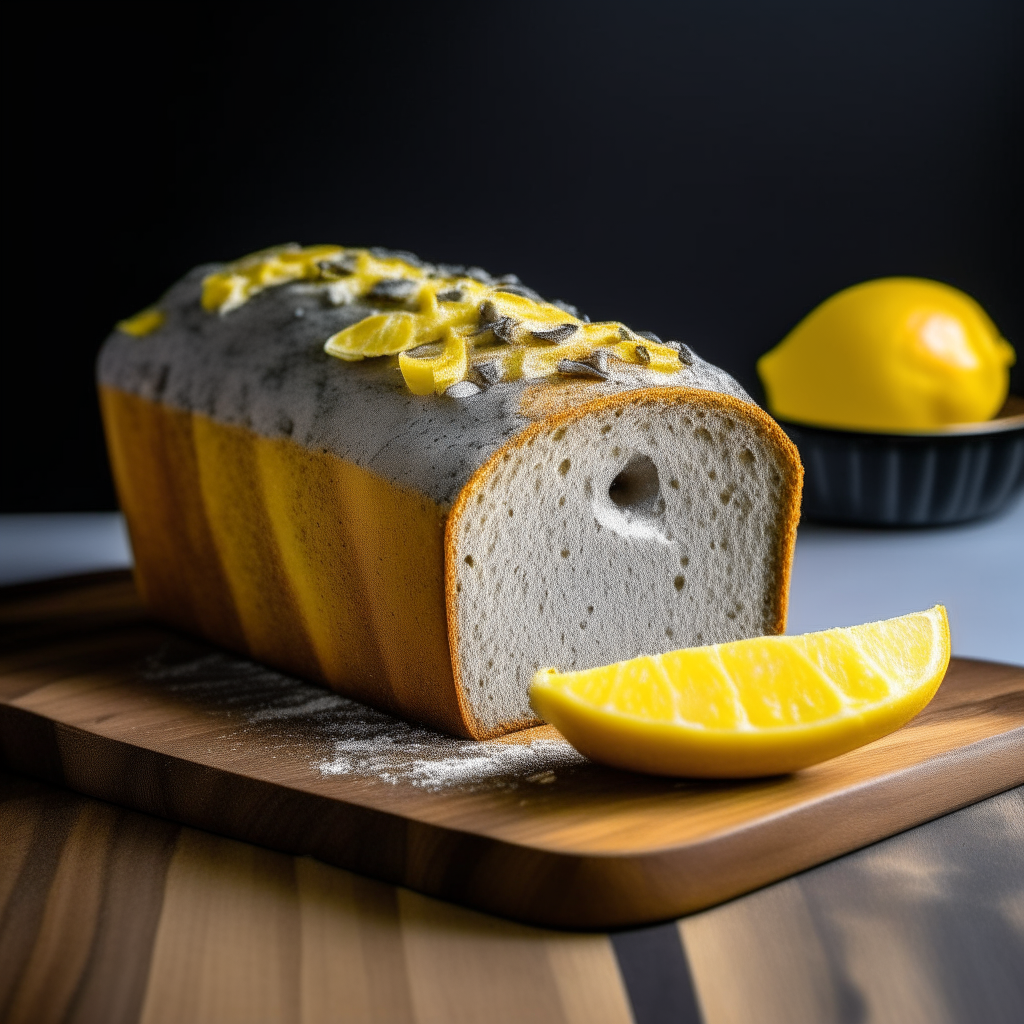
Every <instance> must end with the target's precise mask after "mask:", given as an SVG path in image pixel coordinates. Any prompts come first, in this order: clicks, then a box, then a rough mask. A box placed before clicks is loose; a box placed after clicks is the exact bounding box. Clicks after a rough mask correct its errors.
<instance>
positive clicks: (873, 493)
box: [779, 395, 1024, 526]
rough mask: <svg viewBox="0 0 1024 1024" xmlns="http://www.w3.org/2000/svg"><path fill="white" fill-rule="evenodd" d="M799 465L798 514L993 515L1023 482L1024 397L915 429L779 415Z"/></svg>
mask: <svg viewBox="0 0 1024 1024" xmlns="http://www.w3.org/2000/svg"><path fill="white" fill-rule="evenodd" d="M779 423H780V425H781V426H782V428H783V430H785V431H786V433H787V434H789V436H790V437H791V438H792V439H793V443H794V444H795V445H796V446H797V448H799V449H800V458H801V459H802V460H803V464H804V473H805V476H804V495H803V516H804V518H805V519H811V520H815V521H817V522H822V523H836V524H842V525H845V526H945V525H948V524H950V523H964V522H967V521H968V520H971V519H979V518H981V517H982V516H988V515H992V514H993V513H995V512H998V511H999V510H1000V509H1001V508H1003V506H1005V505H1006V504H1007V503H1008V502H1009V501H1010V499H1011V498H1012V497H1013V495H1014V493H1015V492H1016V491H1017V490H1018V489H1019V488H1020V487H1021V485H1022V484H1024V398H1019V397H1017V396H1016V395H1010V397H1009V399H1008V400H1007V402H1006V405H1004V406H1003V408H1002V410H1001V411H1000V413H999V415H998V416H997V417H996V418H995V419H992V420H987V421H986V422H984V423H966V424H957V425H955V426H950V427H945V428H944V429H942V430H936V431H930V432H928V433H913V434H875V433H867V432H860V431H853V430H830V429H826V428H824V427H812V426H807V425H805V424H802V423H790V422H787V421H785V420H780V421H779Z"/></svg>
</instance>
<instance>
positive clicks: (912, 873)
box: [0, 771, 1024, 1024]
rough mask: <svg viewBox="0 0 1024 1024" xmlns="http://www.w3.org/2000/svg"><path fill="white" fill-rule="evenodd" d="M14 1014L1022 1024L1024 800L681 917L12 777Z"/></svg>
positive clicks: (470, 1023)
mask: <svg viewBox="0 0 1024 1024" xmlns="http://www.w3.org/2000/svg"><path fill="white" fill-rule="evenodd" d="M0 836H3V838H4V841H3V842H2V843H0V1020H3V1021H5V1022H9V1024H23V1022H31V1024H51V1022H53V1024H57V1022H65V1024H135V1022H136V1021H159V1022H162V1021H174V1022H177V1021H188V1022H190V1024H206V1022H209V1024H232V1022H236V1021H237V1022H240V1024H241V1022H245V1024H259V1022H263V1021H266V1022H268V1024H269V1022H273V1024H293V1022H294V1024H318V1022H339V1024H342V1022H360V1024H363V1022H365V1024H374V1022H382V1024H403V1022H413V1024H435V1022H437V1024H442V1022H443V1024H504V1022H518V1021H530V1022H531V1024H582V1022H587V1024H590V1022H593V1024H627V1022H632V1024H668V1022H671V1024H699V1022H701V1021H703V1022H704V1024H749V1022H751V1021H756V1022H758V1024H852V1022H861V1021H862V1022H872V1024H959V1022H964V1024H973V1022H975V1021H985V1022H986V1024H1016V1022H1017V1021H1019V1019H1020V1008H1021V1006H1022V1005H1024V979H1022V977H1021V972H1020V964H1021V962H1022V961H1024V790H1020V789H1017V790H1013V791H1011V792H1008V793H1004V794H1002V795H1000V796H997V797H994V798H992V799H990V800H986V801H984V802H982V803H980V804H975V805H973V806H971V807H968V808H965V809H963V810H961V811H959V812H956V813H954V814H951V815H948V816H946V817H943V818H940V819H939V820H937V821H933V822H930V823H928V824H926V825H922V826H919V827H918V828H915V829H911V830H910V831H908V832H904V833H901V834H900V835H898V836H895V837H893V838H891V839H888V840H885V841H883V842H880V843H877V844H875V845H873V846H871V847H868V848H867V849H864V850H860V851H858V852H856V853H853V854H850V855H849V856H846V857H842V858H840V859H839V860H836V861H832V862H830V863H828V864H825V865H822V866H821V867H818V868H815V869H813V870H811V871H808V872H805V873H803V874H801V875H798V876H796V877H794V878H789V879H786V880H785V881H782V882H779V883H776V884H774V885H771V886H768V887H766V888H764V889H761V890H759V891H758V892H755V893H751V894H749V895H747V896H744V897H742V898H740V899H737V900H733V901H731V902H729V903H726V904H723V905H722V906H719V907H715V908H713V909H711V910H706V911H702V912H700V913H697V914H694V915H692V916H690V917H687V918H684V919H682V920H680V921H678V922H672V923H669V924H665V925H659V926H655V927H652V928H644V929H640V930H636V931H626V932H617V933H615V934H613V935H611V936H608V935H600V934H572V933H566V932H553V931H547V930H543V929H539V928H532V927H529V926H524V925H518V924H513V923H511V922H508V921H503V920H499V919H497V918H493V917H488V916H486V915H483V914H479V913H476V912H474V911H471V910H466V909H464V908H461V907H456V906H453V905H451V904H444V903H440V902H438V901H436V900H433V899H430V898H428V897H424V896H420V895H418V894H416V893H412V892H410V891H408V890H405V889H400V888H397V887H393V886H390V885H386V884H384V883H381V882H375V881H372V880H370V879H365V878H360V877H359V876H356V875H353V874H350V873H349V872H346V871H343V870H342V869H340V868H335V867H331V866H329V865H326V864H322V863H320V862H318V861H314V860H312V859H311V858H308V857H290V856H287V855H285V854H280V853H275V852H273V851H269V850H265V849H261V848H259V847H255V846H251V845H249V844H246V843H239V842H237V841H235V840H230V839H224V838H222V837H220V836H215V835H211V834H209V833H205V832H200V831H197V830H194V829H190V828H187V827H184V826H179V825H175V824H173V823H171V822H167V821H161V820H159V819H156V818H153V817H151V816H149V815H144V814H141V813H138V812H135V811H128V810H124V809H123V808H119V807H114V806H112V805H110V804H107V803H103V802H101V801H98V800H94V799H91V798H89V797H82V796H78V795H77V794H74V793H70V792H68V791H67V790H61V789H57V788H55V787H52V786H49V785H47V784H45V783H40V782H36V781H34V780H30V779H25V778H22V777H18V776H13V775H10V774H8V773H6V772H3V771H0Z"/></svg>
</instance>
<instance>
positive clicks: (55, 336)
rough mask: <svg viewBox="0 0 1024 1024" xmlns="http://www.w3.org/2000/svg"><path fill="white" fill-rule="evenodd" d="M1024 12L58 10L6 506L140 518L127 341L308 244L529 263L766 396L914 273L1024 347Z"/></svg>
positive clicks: (27, 90)
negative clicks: (122, 326)
mask: <svg viewBox="0 0 1024 1024" xmlns="http://www.w3.org/2000/svg"><path fill="white" fill-rule="evenodd" d="M1022 9H1024V8H1022V5H1021V4H1020V3H1019V2H1018V0H962V2H957V3H948V2H941V0H860V2H856V3H821V2H820V0H806V2H781V0H780V2H777V3H771V4H766V3H762V2H758V0H749V2H735V0H734V2H729V0H720V2H713V0H707V2H704V3H680V2H677V3H668V2H662V3H651V2H633V3H631V4H624V3H619V4H614V3H605V2H600V0H590V2H578V3H567V2H562V0H548V2H546V3H542V2H523V3H512V4H503V5H499V4H483V3H449V4H427V3H423V4H420V5H418V6H416V7H412V6H405V5H390V6H385V5H383V4H378V5H376V6H372V5H360V6H359V7H357V6H356V5H346V4H343V3H342V4H333V5H330V6H325V7H316V6H314V5H304V6H300V5H287V6H286V7H280V8H278V9H274V8H271V7H266V8H259V7H257V6H256V5H252V6H246V7H240V6H235V7H233V8H232V9H231V10H224V11H221V12H220V13H210V12H209V11H206V12H205V13H204V12H201V11H197V10H195V9H193V8H191V7H189V8H187V9H177V8H172V7H169V6H164V7H160V6H156V7H153V6H148V7H145V8H137V10H138V11H140V12H141V11H143V10H144V11H145V17H146V20H145V21H143V20H139V21H138V22H132V21H131V20H130V19H131V18H132V17H134V15H125V14H124V13H119V14H117V15H116V16H115V15H114V14H112V13H110V12H107V13H104V12H103V11H101V10H99V9H98V8H97V7H95V6H88V7H87V6H84V5H82V6H80V7H78V8H76V9H74V10H72V11H71V12H68V11H67V10H65V11H64V13H63V14H62V15H61V17H60V18H57V17H56V16H55V13H54V9H50V8H44V7H43V6H42V5H40V6H39V13H37V14H36V15H34V16H33V19H34V20H33V21H32V22H30V23H29V22H26V23H24V24H23V25H22V28H21V29H20V30H18V31H16V32H13V31H12V32H11V33H10V34H9V35H8V40H7V43H6V46H7V48H8V51H9V57H11V58H12V59H13V58H17V59H18V60H19V62H20V63H19V68H20V70H19V71H18V73H17V75H16V76H15V77H14V78H13V79H12V80H11V84H10V85H9V87H8V90H7V95H8V105H7V107H8V112H7V117H6V123H7V127H8V132H7V134H8V142H9V143H12V142H13V145H11V146H10V148H9V150H8V157H7V160H6V164H7V170H8V174H7V181H8V187H7V189H6V194H5V200H6V202H5V207H6V220H7V225H8V226H7V229H6V234H7V242H8V266H9V270H8V272H7V275H6V285H7V288H6V293H7V297H8V298H7V301H8V309H9V310H12V313H11V315H10V317H9V323H10V324H15V323H20V327H17V328H16V329H13V328H12V329H10V330H9V331H8V334H7V338H6V341H5V345H4V350H5V355H4V357H3V358H4V364H5V365H6V370H4V371H3V372H2V375H0V380H2V384H0V387H2V394H0V407H2V414H3V417H4V424H3V432H2V436H3V446H4V449H3V450H4V455H3V463H4V464H3V471H2V475H0V478H2V488H3V491H2V503H0V508H2V509H3V510H5V511H40V510H48V509H52V510H58V509H100V508H108V507H113V504H114V496H113V492H112V488H111V485H110V479H109V473H108V470H107V466H106V458H105V454H104V450H103V441H102V433H101V430H100V426H99V418H98V414H97V411H96V404H95V397H94V393H93V385H92V372H93V371H92V367H93V362H94V359H95V355H96V351H97V349H98V347H99V344H100V343H101V342H102V340H103V338H104V336H105V335H106V333H107V332H108V330H109V329H110V325H111V324H112V323H113V322H114V321H115V320H116V319H118V318H120V317H122V316H125V315H127V314H130V313H132V312H134V311H136V310H138V309H139V308H141V307H143V306H145V305H147V304H148V303H150V302H151V301H152V300H153V299H155V298H156V297H157V296H158V295H159V294H160V292H161V291H162V290H163V289H164V288H165V287H166V286H167V285H168V284H169V283H170V282H171V281H172V280H173V279H174V278H176V277H177V276H178V275H180V274H181V273H182V272H184V271H185V270H187V269H188V268H189V267H190V266H192V265H194V264H196V263H199V262H205V261H208V260H211V259H221V258H231V257H235V256H238V255H241V254H242V253H245V252H247V251H250V250H253V249H256V248H261V247H263V246H266V245H268V244H273V243H277V242H282V241H290V240H295V241H301V242H304V243H310V242H316V241H331V242H340V243H342V244H346V245H374V244H381V245H388V246H392V247H396V248H405V249H411V250H412V251H414V252H417V253H419V254H420V255H422V256H424V257H425V258H428V259H435V260H445V261H451V262H460V263H477V264H479V265H481V266H484V267H487V268H488V269H489V270H492V271H494V272H495V273H505V272H509V271H514V272H516V273H518V274H519V275H520V276H521V277H522V278H523V280H524V281H526V282H527V283H528V284H530V285H532V286H533V287H535V288H537V289H538V290H539V291H541V292H542V293H543V294H545V295H549V296H552V297H562V298H565V299H568V300H570V301H573V302H575V303H577V304H578V305H580V307H581V308H582V309H583V310H585V311H586V312H587V313H589V315H590V316H591V317H592V318H594V319H606V318H607V319H612V318H614V319H621V320H624V321H625V322H627V323H629V324H630V325H632V326H633V327H634V328H636V329H638V330H644V329H646V330H653V331H656V332H657V333H659V334H661V335H662V336H668V337H675V338H680V339H682V340H685V341H688V342H689V343H690V344H692V345H693V347H694V348H696V349H697V350H698V351H699V352H700V353H701V354H702V355H705V356H706V357H708V358H711V359H712V360H714V361H716V362H718V363H720V364H721V365H723V366H724V367H726V368H727V369H729V370H730V371H731V372H732V373H734V374H735V375H736V376H737V377H738V378H739V379H740V380H741V381H742V382H743V383H744V384H745V385H746V386H747V387H748V388H751V389H757V384H756V379H755V375H754V360H755V359H756V357H757V356H758V355H759V354H760V353H761V352H763V351H765V350H766V349H767V348H769V347H771V346H772V345H773V344H774V343H775V342H777V341H778V340H779V339H780V338H781V337H782V336H783V335H784V334H785V333H786V331H787V330H788V329H789V328H790V327H791V326H793V324H794V323H795V322H796V321H797V320H798V319H799V318H800V317H801V316H803V315H804V314H805V313H806V312H808V311H809V310H810V309H811V308H812V307H813V306H814V305H816V304H817V303H818V302H820V301H821V300H822V299H824V298H825V297H827V296H828V295H829V294H831V293H832V292H834V291H836V290H838V289H840V288H842V287H844V286H846V285H849V284H852V283H855V282H857V281H860V280H864V279H867V278H871V277H878V276H883V275H888V274H913V275H920V276H926V277H933V278H937V279H939V280H943V281H947V282H949V283H951V284H954V285H957V286H958V287H961V288H963V289H965V290H966V291H968V292H970V293H971V294H973V295H974V296H975V297H976V298H978V299H979V301H981V303H982V304H983V305H984V306H986V308H987V309H988V310H989V312H990V313H991V314H992V316H993V318H994V319H995V321H996V323H997V324H999V326H1000V327H1001V328H1002V331H1003V333H1004V334H1005V335H1006V336H1007V337H1008V338H1009V339H1010V340H1011V341H1013V342H1015V344H1016V345H1017V347H1018V349H1021V350H1022V355H1024V309H1022V300H1021V285H1022V280H1024V274H1022V269H1024V268H1022V265H1021V262H1022V261H1021V241H1020V240H1021V227H1022V225H1021V219H1020V200H1019V192H1020V188H1021V183H1022V182H1024V173H1022V160H1021V138H1022V131H1021V129H1022V127H1024V119H1022V117H1021V113H1022V110H1021V107H1022V93H1024V89H1022V71H1021V66H1022V60H1021V58H1022V56H1024V53H1022V49H1024V48H1022V45H1021V42H1022V20H1024V19H1022ZM138 16H139V17H140V18H141V16H142V15H141V13H140V14H139V15H138ZM126 18H127V19H128V20H126ZM21 314H25V315H24V316H22V315H21ZM1014 378H1015V390H1017V391H1021V390H1024V389H1022V388H1021V386H1020V385H1021V380H1022V378H1021V368H1020V367H1018V368H1017V369H1016V370H1015V373H1014Z"/></svg>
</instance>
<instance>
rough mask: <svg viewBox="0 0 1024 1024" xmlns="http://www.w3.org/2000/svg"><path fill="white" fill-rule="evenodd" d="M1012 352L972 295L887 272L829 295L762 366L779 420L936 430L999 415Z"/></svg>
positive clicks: (847, 426) (875, 428)
mask: <svg viewBox="0 0 1024 1024" xmlns="http://www.w3.org/2000/svg"><path fill="white" fill-rule="evenodd" d="M1015 358H1016V356H1015V354H1014V351H1013V347H1012V346H1011V345H1010V343H1009V342H1007V341H1006V340H1005V339H1004V338H1002V337H1001V336H1000V334H999V330H998V328H997V327H996V326H995V324H994V323H993V322H992V321H991V319H990V318H989V317H988V315H987V314H986V313H985V311H984V310H983V309H982V308H981V306H980V305H979V304H978V303H977V302H975V301H974V299H972V298H971V297H970V296H969V295H966V294H965V293H964V292H961V291H959V290H958V289H956V288H952V287H950V286H949V285H946V284H942V283H940V282H938V281H928V280H925V279H922V278H910V277H891V278H881V279H879V280H876V281H867V282H865V283H863V284H858V285H854V286H853V287H852V288H847V289H845V290H844V291H841V292H839V293H837V294H836V295H833V296H832V297H831V298H829V299H827V300H826V301H825V302H823V303H822V304H821V305H820V306H818V307H817V308H816V309H814V310H813V311H812V312H811V313H810V314H809V315H808V316H807V317H805V318H804V319H803V320H802V321H801V322H800V323H799V324H797V326H796V327H795V328H793V330H792V331H791V332H790V333H789V334H788V335H787V336H786V338H785V339H784V340H783V341H782V342H780V343H779V344H778V345H777V346H776V347H775V348H773V349H772V350H771V351H770V352H768V353H767V354H766V355H764V356H762V357H761V359H760V360H758V364H757V370H758V373H759V374H760V377H761V381H762V383H763V384H764V387H765V392H766V393H767V397H768V407H769V409H770V410H771V412H772V414H773V415H775V416H778V417H779V418H781V419H786V420H791V421H793V422H796V423H806V424H809V425H812V426H822V427H837V428H840V429H847V430H868V431H894V432H907V431H930V430H935V429H937V428H941V427H943V426H946V425H948V424H952V423H974V422H980V421H983V420H987V419H991V418H992V417H993V416H995V415H996V414H997V413H998V412H999V410H1000V408H1001V407H1002V405H1003V403H1004V402H1005V401H1006V396H1007V393H1008V391H1009V368H1010V366H1012V365H1013V363H1014V361H1015Z"/></svg>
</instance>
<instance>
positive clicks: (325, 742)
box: [142, 642, 587, 792]
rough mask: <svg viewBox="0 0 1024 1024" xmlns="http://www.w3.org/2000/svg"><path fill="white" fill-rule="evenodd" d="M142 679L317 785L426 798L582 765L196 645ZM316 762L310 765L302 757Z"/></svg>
mask: <svg viewBox="0 0 1024 1024" xmlns="http://www.w3.org/2000/svg"><path fill="white" fill-rule="evenodd" d="M142 674H143V677H144V678H145V679H146V681H147V682H148V683H150V684H152V685H156V686H159V687H160V688H161V689H162V690H164V691H166V692H167V693H168V694H172V695H174V696H175V697H176V698H177V699H180V700H184V701H187V702H188V703H189V704H190V705H192V706H193V707H198V708H200V709H201V710H202V711H204V712H205V713H208V714H212V715H216V716H218V717H220V718H222V719H224V720H226V722H230V727H229V728H228V730H227V731H226V732H225V734H224V736H223V739H224V740H226V741H228V745H229V746H230V745H235V746H237V745H240V744H241V743H243V742H244V743H246V744H247V745H248V744H249V743H251V742H252V741H253V740H258V742H259V743H260V744H261V745H262V746H263V747H264V748H265V749H266V751H267V753H268V756H272V757H278V758H282V757H283V758H287V759H291V758H302V757H305V758H306V762H307V764H308V765H309V768H310V770H311V771H312V772H315V773H317V774H319V775H320V776H321V777H324V778H328V777H332V776H348V777H353V778H359V779H367V780H376V781H379V782H383V783H388V784H390V785H393V786H399V785H407V786H414V787H416V788H419V789H424V790H428V791H435V792H436V791H438V790H443V789H449V788H458V789H461V790H466V791H477V790H480V789H496V788H500V789H515V788H518V787H519V786H521V785H524V784H526V785H546V784H551V783H554V782H557V780H558V774H559V772H563V771H565V770H567V769H571V768H574V767H575V766H577V765H581V764H585V763H587V762H586V758H584V757H583V755H582V754H579V753H577V751H575V750H574V749H573V748H572V747H571V746H569V744H568V743H566V742H565V741H564V740H561V739H534V740H532V741H531V742H508V741H506V742H501V741H484V742H477V741H474V740H459V739H454V738H452V737H451V736H445V735H444V734H442V733H438V732H434V731H433V730H432V729H428V728H425V727H424V726H420V725H412V724H410V723H409V722H404V721H402V720H401V719H398V718H394V717H393V716H391V715H388V714H386V713H385V712H382V711H377V710H376V709H375V708H371V707H368V706H367V705H365V704H359V703H358V702H356V701H353V700H349V699H347V698H345V697H342V696H339V695H338V694H335V693H330V692H327V691H325V690H324V689H323V688H322V687H319V686H316V685H314V684H311V683H306V682H303V681H302V680H299V679H295V678H293V677H291V676H286V675H284V674H282V673H280V672H275V671H274V670H273V669H269V668H265V667H264V666H262V665H257V664H255V663H253V662H249V661H244V660H242V659H241V658H238V657H235V656H232V655H230V654H224V653H220V652H212V653H211V652H209V649H208V648H207V649H200V648H198V647H197V646H196V645H193V644H190V643H185V642H180V643H175V644H167V645H165V647H163V648H162V649H161V650H160V651H159V652H158V653H157V654H155V655H153V656H151V657H150V658H148V659H146V662H145V664H144V666H143V673H142ZM311 754H312V755H314V756H312V757H311V756H310V755H311Z"/></svg>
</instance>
